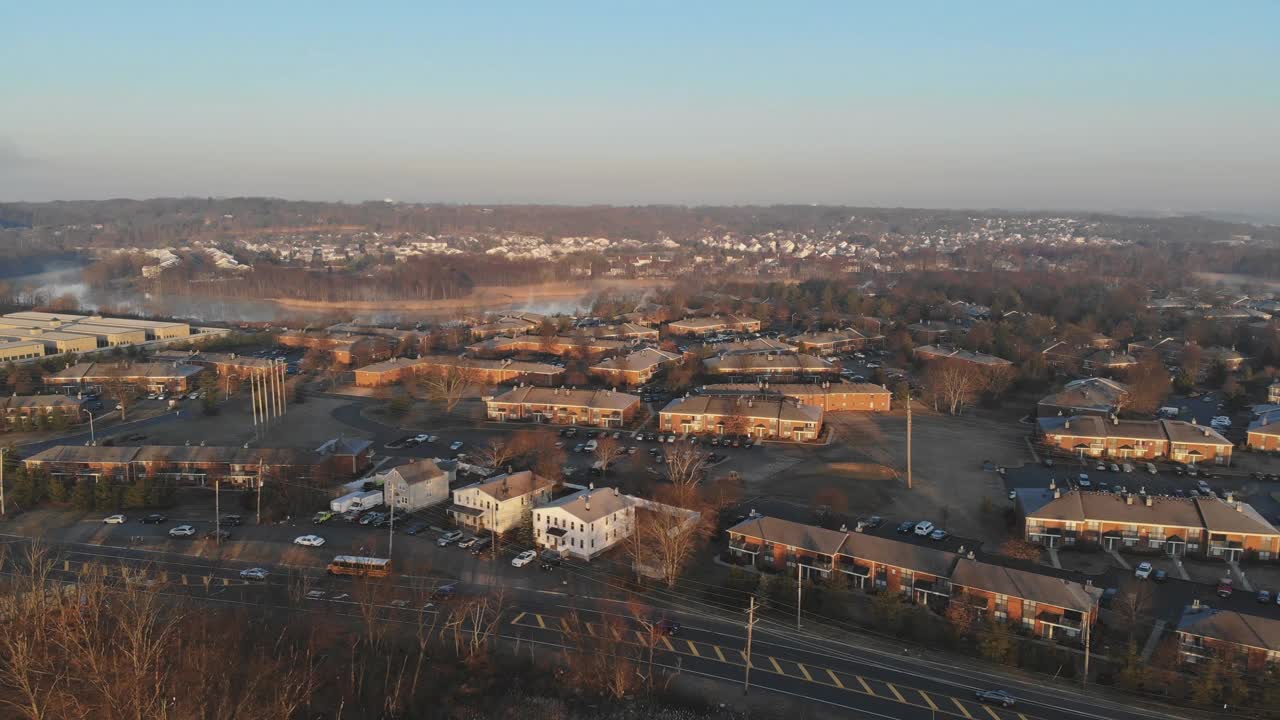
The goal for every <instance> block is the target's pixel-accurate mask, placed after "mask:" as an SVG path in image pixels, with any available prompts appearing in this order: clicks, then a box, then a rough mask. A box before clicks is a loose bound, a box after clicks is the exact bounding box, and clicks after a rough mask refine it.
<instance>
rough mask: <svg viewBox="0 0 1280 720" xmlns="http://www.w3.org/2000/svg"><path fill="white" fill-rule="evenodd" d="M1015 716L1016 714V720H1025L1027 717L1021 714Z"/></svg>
mask: <svg viewBox="0 0 1280 720" xmlns="http://www.w3.org/2000/svg"><path fill="white" fill-rule="evenodd" d="M1016 714H1017V716H1018V720H1027V716H1026V715H1023V714H1022V713H1016Z"/></svg>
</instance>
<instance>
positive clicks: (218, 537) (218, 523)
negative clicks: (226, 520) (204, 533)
mask: <svg viewBox="0 0 1280 720" xmlns="http://www.w3.org/2000/svg"><path fill="white" fill-rule="evenodd" d="M220 483H221V481H220V479H219V478H216V477H215V478H214V479H213V540H214V542H216V543H218V544H219V545H221V544H222V506H221V505H219V504H218V503H219V500H220V498H219V497H218V490H219V489H220Z"/></svg>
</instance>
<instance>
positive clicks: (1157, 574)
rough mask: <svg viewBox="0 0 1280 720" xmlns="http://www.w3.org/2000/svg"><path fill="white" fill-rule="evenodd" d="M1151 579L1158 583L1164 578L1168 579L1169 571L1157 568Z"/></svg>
mask: <svg viewBox="0 0 1280 720" xmlns="http://www.w3.org/2000/svg"><path fill="white" fill-rule="evenodd" d="M1151 579H1152V580H1155V581H1156V582H1158V583H1162V582H1164V581H1165V580H1168V579H1169V573H1167V572H1165V571H1164V570H1157V571H1155V574H1154V575H1152V576H1151Z"/></svg>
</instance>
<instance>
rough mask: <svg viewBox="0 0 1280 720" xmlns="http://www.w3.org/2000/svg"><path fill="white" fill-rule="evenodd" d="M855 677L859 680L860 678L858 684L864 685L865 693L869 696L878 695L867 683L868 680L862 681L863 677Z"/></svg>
mask: <svg viewBox="0 0 1280 720" xmlns="http://www.w3.org/2000/svg"><path fill="white" fill-rule="evenodd" d="M855 677H857V678H858V682H860V683H862V689H863V691H864V692H866V693H867V694H868V695H875V694H876V691H875V690H872V689H871V686H870V685H868V684H867V681H866V680H863V679H862V676H861V675H856V676H855Z"/></svg>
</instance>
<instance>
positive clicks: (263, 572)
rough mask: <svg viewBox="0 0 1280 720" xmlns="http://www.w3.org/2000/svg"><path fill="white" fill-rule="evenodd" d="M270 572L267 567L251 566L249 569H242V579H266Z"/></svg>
mask: <svg viewBox="0 0 1280 720" xmlns="http://www.w3.org/2000/svg"><path fill="white" fill-rule="evenodd" d="M270 574H271V573H269V572H267V569H266V568H249V569H248V570H241V571H240V578H241V579H242V580H266V579H267V576H268V575H270Z"/></svg>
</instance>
